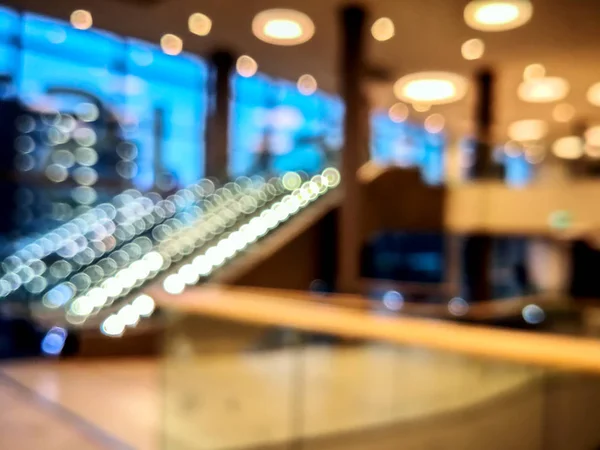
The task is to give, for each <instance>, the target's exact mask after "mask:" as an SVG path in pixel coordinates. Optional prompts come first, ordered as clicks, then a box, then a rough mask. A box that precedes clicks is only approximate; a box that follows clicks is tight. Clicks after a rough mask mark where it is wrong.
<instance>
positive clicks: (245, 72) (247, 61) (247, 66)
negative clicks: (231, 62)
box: [235, 55, 258, 78]
mask: <svg viewBox="0 0 600 450" xmlns="http://www.w3.org/2000/svg"><path fill="white" fill-rule="evenodd" d="M235 68H236V70H237V73H239V74H240V75H241V76H243V77H244V78H250V77H251V76H254V74H256V72H257V71H258V63H257V62H256V61H255V60H254V58H252V57H251V56H248V55H242V56H240V57H239V58H238V60H237V62H236V63H235Z"/></svg>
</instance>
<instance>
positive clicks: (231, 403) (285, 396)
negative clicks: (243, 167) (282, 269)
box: [163, 294, 600, 450]
mask: <svg viewBox="0 0 600 450" xmlns="http://www.w3.org/2000/svg"><path fill="white" fill-rule="evenodd" d="M199 295H200V294H199ZM240 295H242V296H243V295H244V294H240ZM226 298H227V297H225V296H224V297H222V298H221V301H226ZM244 300H245V299H244ZM248 301H251V300H248ZM285 301H288V300H287V299H284V298H282V299H281V302H285ZM237 306H239V303H238V304H236V303H235V302H234V303H233V304H232V305H231V306H230V308H231V314H227V315H228V316H239V317H243V312H238V311H236V307H237ZM208 310H210V307H209V308H208ZM370 314H375V315H381V314H382V313H381V312H377V311H372V312H371V313H370ZM259 315H260V314H259ZM382 319H384V318H383V317H382ZM315 323H317V322H315ZM166 336H167V342H166V345H165V351H166V354H165V358H164V375H165V377H164V385H163V389H164V396H165V405H166V406H165V410H164V421H163V426H164V429H163V432H164V434H163V436H164V441H163V444H164V447H163V448H165V449H167V450H179V449H184V448H185V449H188V448H189V449H195V448H210V449H226V448H261V449H262V448H269V449H270V448H274V449H277V448H302V449H308V450H321V449H323V450H325V449H327V450H330V449H340V450H341V449H353V450H354V449H356V450H362V449H365V450H366V449H398V448H402V449H415V450H417V449H419V450H421V449H442V448H457V449H458V448H460V449H469V450H470V449H472V450H480V449H484V448H485V449H498V450H503V449H508V448H510V449H522V450H547V449H553V450H554V449H555V450H563V449H564V450H590V449H593V448H597V446H598V445H599V444H600V429H598V427H597V426H596V423H597V418H598V417H599V414H600V401H599V400H600V380H599V378H598V376H597V375H593V374H584V373H579V372H577V371H575V370H572V371H569V370H565V371H558V370H555V369H550V368H544V367H539V366H535V365H527V364H520V363H515V362H508V361H501V360H495V359H494V358H485V359H484V358H478V357H473V356H468V355H463V354H458V353H453V352H446V351H438V350H431V349H427V348H424V347H419V346H417V345H415V346H407V345H396V344H392V343H385V342H374V341H368V340H363V339H354V338H353V339H350V338H344V337H340V336H333V335H330V334H325V333H306V332H300V331H296V330H291V329H287V328H275V327H267V326H263V325H260V326H259V325H253V324H248V323H243V324H242V323H236V322H232V321H227V320H224V319H214V318H210V317H208V316H207V317H201V316H185V315H181V313H178V314H171V315H170V323H169V327H168V331H167V335H166Z"/></svg>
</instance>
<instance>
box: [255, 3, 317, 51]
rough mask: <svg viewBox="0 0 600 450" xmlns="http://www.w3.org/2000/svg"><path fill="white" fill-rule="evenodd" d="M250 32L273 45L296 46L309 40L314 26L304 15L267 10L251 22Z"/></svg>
mask: <svg viewBox="0 0 600 450" xmlns="http://www.w3.org/2000/svg"><path fill="white" fill-rule="evenodd" d="M252 32H253V33H254V35H255V36H256V37H257V38H258V39H260V40H261V41H264V42H267V43H269V44H274V45H298V44H303V43H304V42H306V41H308V40H310V38H312V37H313V35H314V34H315V25H314V23H313V21H312V20H311V19H310V17H308V16H307V15H306V14H304V13H302V12H300V11H296V10H293V9H268V10H266V11H262V12H260V13H258V14H257V15H256V16H255V17H254V20H252Z"/></svg>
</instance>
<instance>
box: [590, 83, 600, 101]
mask: <svg viewBox="0 0 600 450" xmlns="http://www.w3.org/2000/svg"><path fill="white" fill-rule="evenodd" d="M587 100H588V102H590V103H591V104H592V105H594V106H600V83H596V84H594V85H592V86H591V87H590V88H589V89H588V91H587Z"/></svg>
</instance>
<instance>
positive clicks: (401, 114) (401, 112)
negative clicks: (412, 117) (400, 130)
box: [388, 103, 408, 123]
mask: <svg viewBox="0 0 600 450" xmlns="http://www.w3.org/2000/svg"><path fill="white" fill-rule="evenodd" d="M388 116H389V117H390V120H391V121H392V122H395V123H402V122H404V121H405V120H406V119H408V106H406V105H405V104H404V103H396V104H394V105H392V107H391V108H390V109H389V111H388Z"/></svg>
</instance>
